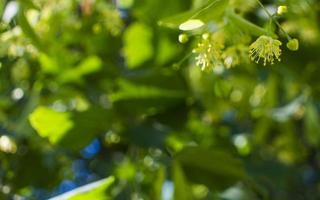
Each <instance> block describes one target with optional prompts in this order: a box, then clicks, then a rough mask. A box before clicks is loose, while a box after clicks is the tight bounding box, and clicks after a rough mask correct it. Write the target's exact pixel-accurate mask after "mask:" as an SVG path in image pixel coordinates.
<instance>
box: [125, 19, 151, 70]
mask: <svg viewBox="0 0 320 200" xmlns="http://www.w3.org/2000/svg"><path fill="white" fill-rule="evenodd" d="M152 37H153V33H152V30H151V28H150V27H148V26H147V25H145V24H142V23H134V24H132V25H131V26H129V27H128V29H127V30H126V32H125V33H124V38H123V40H124V49H123V51H124V55H125V58H126V61H127V64H128V67H129V68H136V67H139V66H140V65H141V64H143V63H144V62H146V61H148V60H149V59H150V58H151V57H152V56H153V46H152Z"/></svg>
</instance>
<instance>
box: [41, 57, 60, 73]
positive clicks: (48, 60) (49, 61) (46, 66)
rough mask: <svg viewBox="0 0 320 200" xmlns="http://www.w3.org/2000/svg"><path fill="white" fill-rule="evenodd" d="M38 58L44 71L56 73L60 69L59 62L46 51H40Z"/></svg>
mask: <svg viewBox="0 0 320 200" xmlns="http://www.w3.org/2000/svg"><path fill="white" fill-rule="evenodd" d="M38 60H39V62H40V67H41V69H42V71H43V72H44V73H48V74H56V73H58V72H59V71H60V66H59V63H58V62H57V61H56V60H55V59H54V58H53V57H50V56H49V55H47V54H44V53H40V54H39V57H38Z"/></svg>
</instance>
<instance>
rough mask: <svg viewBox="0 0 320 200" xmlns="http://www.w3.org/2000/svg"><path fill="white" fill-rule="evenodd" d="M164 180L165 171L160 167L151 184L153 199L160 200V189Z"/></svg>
mask: <svg viewBox="0 0 320 200" xmlns="http://www.w3.org/2000/svg"><path fill="white" fill-rule="evenodd" d="M165 180H166V170H165V167H163V166H161V167H160V168H159V169H158V170H157V175H156V178H155V181H154V183H153V199H155V200H161V199H162V196H161V195H162V187H163V183H164V182H165Z"/></svg>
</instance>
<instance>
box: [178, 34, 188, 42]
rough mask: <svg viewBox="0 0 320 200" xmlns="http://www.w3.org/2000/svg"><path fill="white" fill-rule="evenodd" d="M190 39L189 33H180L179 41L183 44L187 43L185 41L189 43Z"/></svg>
mask: <svg viewBox="0 0 320 200" xmlns="http://www.w3.org/2000/svg"><path fill="white" fill-rule="evenodd" d="M188 41H189V37H188V35H187V34H185V33H182V34H180V35H179V42H180V43H181V44H185V43H187V42H188Z"/></svg>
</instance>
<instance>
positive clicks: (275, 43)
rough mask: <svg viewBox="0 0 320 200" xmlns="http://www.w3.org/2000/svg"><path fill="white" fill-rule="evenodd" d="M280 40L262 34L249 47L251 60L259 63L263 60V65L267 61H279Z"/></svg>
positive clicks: (272, 62)
mask: <svg viewBox="0 0 320 200" xmlns="http://www.w3.org/2000/svg"><path fill="white" fill-rule="evenodd" d="M281 44H282V43H281V42H280V41H279V40H276V39H273V38H272V37H269V36H265V35H262V36H260V37H259V38H258V39H257V40H256V41H255V42H254V43H252V44H251V45H250V47H249V53H250V55H249V56H250V58H251V60H252V61H255V62H256V63H259V61H260V59H262V60H263V65H267V63H268V62H269V63H271V64H274V60H275V59H276V60H278V61H280V55H281V49H280V46H281Z"/></svg>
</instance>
